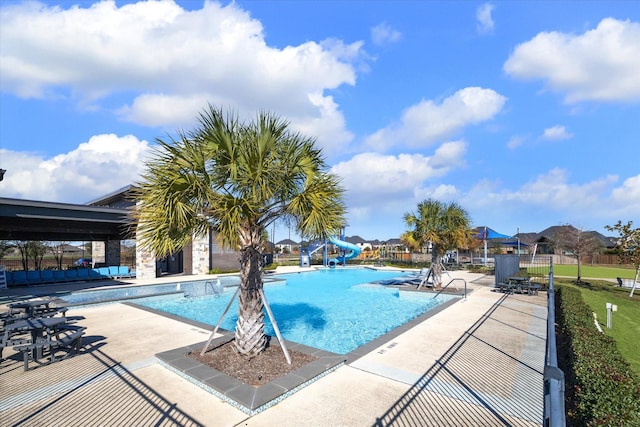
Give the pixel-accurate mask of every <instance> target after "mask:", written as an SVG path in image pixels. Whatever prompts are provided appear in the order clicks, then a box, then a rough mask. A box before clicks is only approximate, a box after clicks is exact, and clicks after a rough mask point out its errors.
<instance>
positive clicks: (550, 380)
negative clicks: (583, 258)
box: [495, 255, 566, 427]
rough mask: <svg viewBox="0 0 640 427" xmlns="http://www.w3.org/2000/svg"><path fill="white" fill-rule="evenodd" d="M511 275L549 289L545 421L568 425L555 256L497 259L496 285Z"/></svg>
mask: <svg viewBox="0 0 640 427" xmlns="http://www.w3.org/2000/svg"><path fill="white" fill-rule="evenodd" d="M511 276H522V277H528V278H529V280H530V281H531V282H534V283H538V284H540V285H541V287H542V288H543V289H547V342H546V351H545V366H544V422H543V425H544V426H546V427H563V426H565V425H566V415H565V409H564V384H565V383H564V373H563V372H562V370H561V369H560V368H559V367H558V348H557V345H556V328H555V325H556V310H555V289H554V287H553V257H552V256H549V255H547V256H539V257H537V258H535V259H531V258H530V257H527V258H524V257H518V255H496V256H495V280H496V285H497V284H498V283H501V282H505V279H507V278H508V277H511Z"/></svg>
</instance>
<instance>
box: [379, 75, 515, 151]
mask: <svg viewBox="0 0 640 427" xmlns="http://www.w3.org/2000/svg"><path fill="white" fill-rule="evenodd" d="M506 101H507V98H506V97H504V96H502V95H500V94H499V93H497V92H496V91H494V90H492V89H484V88H481V87H467V88H464V89H461V90H459V91H457V92H456V93H454V94H453V95H451V96H450V97H448V98H446V99H444V100H443V101H442V102H441V103H439V104H438V103H436V102H434V101H432V100H426V101H424V100H423V101H421V102H420V103H418V104H416V105H413V106H411V107H409V108H408V109H407V110H406V111H405V112H404V113H403V115H402V118H401V120H400V122H399V123H395V124H392V125H390V126H388V127H386V128H383V129H380V130H378V131H377V132H376V133H374V134H373V135H370V136H369V137H368V138H367V140H366V144H367V145H368V146H369V147H371V148H373V149H375V150H378V151H383V150H386V149H389V148H391V147H396V146H399V145H406V146H408V147H413V148H422V147H426V146H429V145H431V144H433V143H435V142H438V141H442V140H444V139H446V138H449V137H451V136H453V135H455V134H457V133H459V132H461V131H462V130H463V129H464V128H465V127H466V126H469V125H474V124H478V123H481V122H484V121H487V120H490V119H492V118H493V117H494V116H495V115H496V114H498V113H499V112H500V111H501V110H502V107H503V106H504V104H505V102H506Z"/></svg>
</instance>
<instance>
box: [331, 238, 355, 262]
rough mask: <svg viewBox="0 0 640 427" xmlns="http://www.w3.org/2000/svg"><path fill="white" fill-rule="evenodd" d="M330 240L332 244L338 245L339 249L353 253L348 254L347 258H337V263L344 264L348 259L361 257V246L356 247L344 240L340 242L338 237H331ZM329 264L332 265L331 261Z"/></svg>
mask: <svg viewBox="0 0 640 427" xmlns="http://www.w3.org/2000/svg"><path fill="white" fill-rule="evenodd" d="M328 240H329V242H331V243H332V244H334V245H336V246H337V247H339V248H341V249H345V250H348V251H351V252H349V253H347V254H346V255H345V256H339V257H337V258H336V261H337V262H338V263H342V262H345V261H346V260H348V259H351V258H355V257H357V256H358V255H360V252H361V251H362V249H361V248H360V246H358V245H354V244H353V243H349V242H345V241H344V240H340V239H338V238H337V237H330V238H329V239H328ZM329 264H331V261H329Z"/></svg>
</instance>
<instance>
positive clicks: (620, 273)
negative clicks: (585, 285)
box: [553, 264, 636, 279]
mask: <svg viewBox="0 0 640 427" xmlns="http://www.w3.org/2000/svg"><path fill="white" fill-rule="evenodd" d="M580 269H581V273H582V274H581V276H582V279H585V278H600V279H615V278H616V277H621V278H623V279H633V278H634V277H635V274H636V271H635V270H634V269H633V268H625V267H602V266H598V265H593V266H592V265H582V266H581V267H580ZM553 274H554V276H565V277H573V278H576V277H578V266H577V265H567V264H555V265H554V266H553Z"/></svg>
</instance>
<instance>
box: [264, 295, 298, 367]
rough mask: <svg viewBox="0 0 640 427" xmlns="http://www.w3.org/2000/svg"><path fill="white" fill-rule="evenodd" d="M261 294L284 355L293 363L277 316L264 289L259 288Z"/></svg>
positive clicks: (288, 361)
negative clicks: (281, 333)
mask: <svg viewBox="0 0 640 427" xmlns="http://www.w3.org/2000/svg"><path fill="white" fill-rule="evenodd" d="M258 292H260V296H261V297H262V303H263V304H264V307H265V308H266V309H267V314H268V315H269V319H271V324H272V325H273V330H274V331H275V332H276V336H277V337H278V342H280V347H281V348H282V352H283V353H284V357H285V358H286V359H287V363H288V364H289V365H291V356H289V351H288V350H287V346H286V345H285V343H284V340H283V339H282V335H280V329H279V328H278V324H277V323H276V319H275V317H273V313H272V312H271V307H270V306H269V302H268V301H267V297H266V296H265V294H264V291H263V290H262V289H259V291H258Z"/></svg>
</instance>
